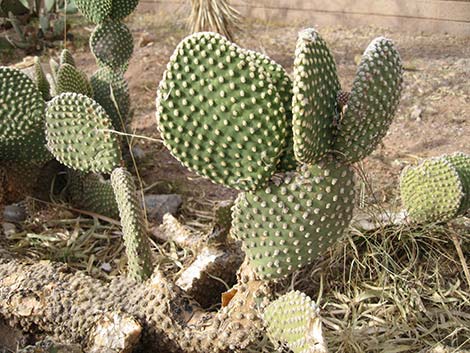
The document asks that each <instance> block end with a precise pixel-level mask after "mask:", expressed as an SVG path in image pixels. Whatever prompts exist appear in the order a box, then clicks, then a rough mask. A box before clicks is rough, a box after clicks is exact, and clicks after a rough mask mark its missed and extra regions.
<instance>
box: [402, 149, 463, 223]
mask: <svg viewBox="0 0 470 353" xmlns="http://www.w3.org/2000/svg"><path fill="white" fill-rule="evenodd" d="M400 190H401V198H402V201H403V205H404V207H405V209H406V210H407V212H408V215H409V217H410V218H411V219H412V220H414V221H416V222H443V221H447V220H450V219H452V218H455V217H456V216H458V215H460V214H463V213H465V212H466V211H467V210H468V209H469V206H470V205H469V197H470V196H469V190H470V156H468V155H465V154H463V153H460V154H455V155H453V156H441V157H438V158H431V159H427V160H424V161H423V162H421V163H420V164H419V165H418V166H416V167H408V168H405V169H404V170H403V172H402V175H401V179H400Z"/></svg>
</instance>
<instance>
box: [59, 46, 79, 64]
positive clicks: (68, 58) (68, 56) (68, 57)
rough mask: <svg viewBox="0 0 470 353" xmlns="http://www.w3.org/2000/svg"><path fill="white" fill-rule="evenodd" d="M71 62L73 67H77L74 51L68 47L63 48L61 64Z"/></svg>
mask: <svg viewBox="0 0 470 353" xmlns="http://www.w3.org/2000/svg"><path fill="white" fill-rule="evenodd" d="M64 64H69V65H72V66H73V67H77V65H76V64H75V59H74V58H73V56H72V53H71V52H70V51H69V50H68V49H64V50H62V52H61V53H60V65H64Z"/></svg>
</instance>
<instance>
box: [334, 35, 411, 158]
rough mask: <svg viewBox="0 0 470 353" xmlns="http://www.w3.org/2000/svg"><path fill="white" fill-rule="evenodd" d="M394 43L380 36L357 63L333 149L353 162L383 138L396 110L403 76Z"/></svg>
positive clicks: (363, 155)
mask: <svg viewBox="0 0 470 353" xmlns="http://www.w3.org/2000/svg"><path fill="white" fill-rule="evenodd" d="M402 71H403V69H402V64H401V59H400V55H399V54H398V52H397V51H396V49H395V47H394V45H393V42H392V41H391V40H389V39H386V38H383V37H380V38H376V39H375V40H373V41H372V42H371V43H370V44H369V46H368V47H367V49H366V51H365V53H364V55H363V57H362V60H361V62H360V64H359V68H358V71H357V73H356V78H355V79H354V82H353V87H352V90H351V93H350V97H349V101H348V107H347V109H346V112H345V113H344V116H343V118H342V119H341V122H340V126H339V131H338V134H337V137H336V140H335V144H334V147H333V148H334V150H335V151H336V152H337V153H338V154H339V155H340V156H341V157H342V158H343V159H344V160H345V161H347V162H350V163H354V162H357V161H359V160H361V159H363V158H365V157H366V156H367V155H369V154H370V153H371V152H372V151H373V150H374V149H375V148H376V147H377V145H378V144H379V143H380V141H381V140H382V138H383V137H384V136H385V135H386V133H387V131H388V128H389V127H390V124H391V123H392V120H393V116H394V115H395V111H396V109H397V107H398V103H399V99H400V95H401V89H402V83H403V73H402Z"/></svg>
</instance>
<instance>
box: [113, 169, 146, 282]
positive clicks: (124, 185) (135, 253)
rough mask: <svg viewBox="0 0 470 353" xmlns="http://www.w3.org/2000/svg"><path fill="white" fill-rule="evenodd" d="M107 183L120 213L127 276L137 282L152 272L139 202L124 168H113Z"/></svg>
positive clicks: (132, 183) (128, 174) (143, 219)
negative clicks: (109, 183) (127, 268)
mask: <svg viewBox="0 0 470 353" xmlns="http://www.w3.org/2000/svg"><path fill="white" fill-rule="evenodd" d="M111 184H112V186H113V189H114V194H115V195H116V201H117V204H118V207H119V213H120V215H121V225H122V232H123V234H124V243H125V245H126V253H127V259H128V264H129V276H130V277H131V278H134V279H135V280H138V281H143V280H146V279H147V278H149V277H150V275H151V274H152V272H153V266H152V254H151V251H150V243H149V240H148V238H147V227H146V223H145V218H144V213H143V209H142V202H141V200H140V198H139V197H137V192H136V188H135V184H134V180H133V178H132V175H131V174H130V173H129V172H128V171H126V170H125V169H124V168H117V169H115V170H114V171H113V173H112V174H111Z"/></svg>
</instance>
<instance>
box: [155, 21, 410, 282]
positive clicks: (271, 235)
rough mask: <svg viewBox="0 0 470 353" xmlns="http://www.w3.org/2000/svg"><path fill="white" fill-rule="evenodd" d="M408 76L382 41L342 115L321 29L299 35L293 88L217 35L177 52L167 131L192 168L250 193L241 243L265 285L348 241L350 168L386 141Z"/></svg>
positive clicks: (368, 56) (189, 41) (165, 108)
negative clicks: (344, 237) (342, 240)
mask: <svg viewBox="0 0 470 353" xmlns="http://www.w3.org/2000/svg"><path fill="white" fill-rule="evenodd" d="M401 74H402V67H401V63H400V59H399V55H398V53H397V52H396V50H395V49H394V47H393V44H392V42H391V41H390V40H387V39H384V38H378V39H376V40H374V41H373V42H372V43H371V45H370V46H369V47H368V48H367V50H366V52H365V53H364V57H363V60H362V62H361V65H359V68H358V72H357V75H356V80H355V83H354V85H353V90H352V92H351V93H350V97H349V102H348V106H347V107H346V108H344V107H340V105H339V104H338V94H339V93H340V90H341V86H340V83H339V79H338V77H337V73H336V66H335V63H334V59H333V57H332V55H331V52H330V51H329V49H328V47H327V45H326V42H325V41H324V40H323V39H322V38H321V36H320V35H319V34H318V33H317V32H316V31H315V30H314V29H307V30H304V31H302V32H301V33H300V34H299V39H298V42H297V48H296V52H295V61H294V79H293V80H291V79H290V78H289V76H288V75H287V73H286V72H285V70H284V69H283V68H282V67H281V66H280V65H278V64H277V63H276V62H274V61H273V60H271V59H270V58H268V57H266V56H265V55H262V54H260V53H256V52H253V51H249V50H246V49H243V48H240V47H239V46H237V45H235V44H234V43H231V42H230V41H228V40H227V39H225V38H224V37H222V36H221V35H219V34H215V33H207V32H206V33H197V34H194V35H191V36H189V37H187V38H185V39H184V40H183V41H182V42H181V43H180V44H179V45H178V47H177V48H176V50H175V52H174V54H173V56H172V57H171V59H170V62H169V63H168V65H167V70H166V72H165V73H164V76H163V80H162V81H161V83H160V87H159V91H158V98H157V120H158V125H159V129H160V131H161V134H162V137H163V139H164V143H165V145H166V146H167V147H168V148H169V150H170V151H171V153H172V154H173V155H174V156H175V157H176V158H177V159H178V160H179V161H180V162H181V163H183V164H184V165H185V166H187V167H189V168H190V169H192V170H194V171H195V172H197V173H199V174H200V175H202V176H205V177H207V178H209V179H210V180H212V181H213V182H215V183H220V184H223V185H226V186H228V187H232V188H235V189H238V190H242V191H243V192H242V193H241V194H240V196H239V197H238V199H237V202H236V205H235V207H234V209H233V228H232V234H233V236H234V237H235V238H237V239H239V240H242V243H243V247H244V250H245V252H246V253H247V255H248V259H249V264H250V266H251V267H252V268H253V269H254V270H255V272H256V274H257V276H258V277H259V278H261V279H275V278H281V277H283V276H285V275H288V274H289V273H292V272H293V271H295V270H297V269H298V268H300V267H302V266H304V265H306V264H308V263H310V262H312V261H313V260H314V259H315V258H316V257H318V255H319V254H320V253H321V251H322V250H324V249H325V248H326V247H328V246H329V245H330V244H331V243H333V242H334V241H335V240H336V239H338V238H339V237H340V236H341V235H342V233H343V231H344V229H346V227H347V226H348V224H349V222H350V220H351V218H352V209H353V206H354V181H353V172H352V170H351V167H350V164H351V163H352V162H356V161H358V160H360V159H362V158H364V157H365V156H366V155H367V154H369V153H370V152H372V150H373V149H374V148H375V147H376V146H377V144H378V143H379V142H380V140H381V138H382V137H383V136H384V133H385V132H386V129H387V128H388V126H389V125H390V123H391V119H392V117H393V114H394V112H395V109H396V105H397V104H396V103H397V100H398V97H399V95H400V91H401V82H402V76H401ZM349 107H351V108H349ZM353 120H354V122H353ZM346 150H347V151H346Z"/></svg>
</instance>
